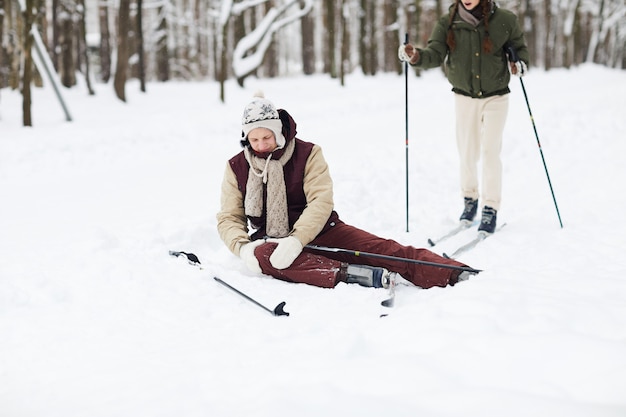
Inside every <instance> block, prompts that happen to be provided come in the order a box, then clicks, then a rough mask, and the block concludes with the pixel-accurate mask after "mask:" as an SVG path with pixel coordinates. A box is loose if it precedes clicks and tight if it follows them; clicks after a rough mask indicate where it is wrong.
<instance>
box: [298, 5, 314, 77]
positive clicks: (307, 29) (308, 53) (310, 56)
mask: <svg viewBox="0 0 626 417" xmlns="http://www.w3.org/2000/svg"><path fill="white" fill-rule="evenodd" d="M301 6H302V5H301ZM301 24H302V71H303V72H304V74H305V75H311V74H314V73H315V20H314V18H313V16H312V15H311V13H309V14H308V15H306V16H304V17H303V18H302V23H301Z"/></svg>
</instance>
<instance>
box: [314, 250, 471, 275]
mask: <svg viewBox="0 0 626 417" xmlns="http://www.w3.org/2000/svg"><path fill="white" fill-rule="evenodd" d="M305 248H308V249H312V250H319V251H324V252H334V253H347V254H349V255H353V256H363V257H367V258H378V259H385V260H388V261H397V262H408V263H412V264H418V265H426V266H434V267H437V268H446V269H455V270H457V271H467V272H471V273H473V274H477V273H479V272H481V271H482V270H480V269H474V268H470V267H467V266H456V265H447V264H442V263H437V262H429V261H420V260H418V259H411V258H402V257H400V256H392V255H381V254H378V253H371V252H361V251H358V250H350V249H341V248H329V247H326V246H317V245H306V246H305Z"/></svg>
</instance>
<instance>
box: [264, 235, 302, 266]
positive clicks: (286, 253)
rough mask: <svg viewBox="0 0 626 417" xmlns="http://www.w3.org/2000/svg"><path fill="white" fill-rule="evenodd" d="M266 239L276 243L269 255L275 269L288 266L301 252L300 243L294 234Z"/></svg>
mask: <svg viewBox="0 0 626 417" xmlns="http://www.w3.org/2000/svg"><path fill="white" fill-rule="evenodd" d="M267 241H268V242H275V243H278V246H276V249H274V252H273V253H272V255H271V256H270V263H271V264H272V266H273V267H274V268H276V269H285V268H288V267H289V266H290V265H291V264H292V263H293V261H294V260H295V259H296V258H297V257H298V255H300V253H301V252H302V243H300V241H299V240H298V238H297V237H295V236H287V237H282V238H279V239H267Z"/></svg>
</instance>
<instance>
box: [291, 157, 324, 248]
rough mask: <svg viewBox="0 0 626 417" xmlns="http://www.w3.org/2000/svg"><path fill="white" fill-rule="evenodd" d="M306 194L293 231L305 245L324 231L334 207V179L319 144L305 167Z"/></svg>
mask: <svg viewBox="0 0 626 417" xmlns="http://www.w3.org/2000/svg"><path fill="white" fill-rule="evenodd" d="M304 195H305V196H306V201H307V205H306V208H305V209H304V211H303V212H302V215H301V216H300V218H299V219H298V220H297V221H296V223H295V224H294V225H293V230H292V231H291V234H292V235H293V236H295V237H297V238H298V240H299V241H300V243H302V245H303V246H304V245H308V244H309V243H310V242H311V241H312V240H313V239H315V237H316V236H317V235H318V234H319V233H320V232H321V231H322V229H323V228H324V226H325V225H326V222H327V221H328V218H329V217H330V214H331V213H332V211H333V209H334V202H333V180H332V178H331V177H330V170H329V168H328V164H327V163H326V159H324V154H323V153H322V148H320V147H319V146H318V145H314V146H313V149H312V150H311V154H310V155H309V158H308V159H307V162H306V167H305V168H304Z"/></svg>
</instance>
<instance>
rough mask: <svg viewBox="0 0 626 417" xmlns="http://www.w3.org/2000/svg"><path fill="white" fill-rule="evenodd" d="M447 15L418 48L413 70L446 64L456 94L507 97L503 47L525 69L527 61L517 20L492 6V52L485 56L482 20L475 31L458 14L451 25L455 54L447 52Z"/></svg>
mask: <svg viewBox="0 0 626 417" xmlns="http://www.w3.org/2000/svg"><path fill="white" fill-rule="evenodd" d="M452 7H453V6H451V8H450V9H451V10H452ZM459 7H463V6H462V5H459ZM450 12H451V11H450ZM450 12H449V13H450ZM449 13H448V14H446V15H444V16H442V17H441V18H440V19H439V20H438V21H437V23H436V25H435V27H434V29H433V31H432V34H431V35H430V39H429V40H428V44H427V46H426V48H424V49H419V48H418V50H419V54H420V57H419V60H418V61H417V63H416V64H415V66H417V67H420V68H424V69H427V68H434V67H438V66H440V65H441V64H443V63H444V62H445V68H444V69H445V72H446V75H447V77H448V81H450V84H452V91H454V92H455V93H459V94H463V95H466V96H470V97H473V98H484V97H489V96H494V95H502V94H507V93H509V92H510V90H509V87H508V85H509V81H510V79H511V76H510V73H509V63H508V59H507V56H506V52H505V48H506V45H507V44H510V45H512V46H513V48H515V50H516V51H517V54H518V56H519V57H520V59H521V60H522V61H524V63H525V64H526V65H528V60H529V59H528V58H529V55H528V48H527V47H526V40H525V39H524V33H523V32H522V29H521V28H520V25H519V22H518V20H517V16H515V14H513V13H512V12H510V11H509V10H505V9H500V8H498V7H497V6H495V5H494V8H493V9H492V12H491V16H490V18H489V37H490V38H491V42H492V43H493V48H492V51H491V52H489V53H487V52H484V51H483V49H482V45H483V39H484V38H485V23H484V20H481V22H480V23H479V24H478V26H477V27H474V25H472V24H470V23H467V22H465V21H464V20H462V19H461V18H460V17H459V16H458V13H457V15H456V16H455V17H454V19H453V21H452V30H453V31H454V37H455V42H456V47H455V48H454V51H450V49H449V48H448V45H447V44H446V37H447V30H448V22H449V21H450V14H449ZM444 60H445V61H444Z"/></svg>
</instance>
